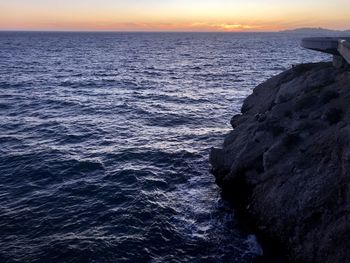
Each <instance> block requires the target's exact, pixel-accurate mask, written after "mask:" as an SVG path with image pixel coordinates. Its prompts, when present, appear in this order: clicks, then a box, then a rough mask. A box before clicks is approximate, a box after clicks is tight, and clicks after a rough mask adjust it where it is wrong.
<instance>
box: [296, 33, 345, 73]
mask: <svg viewBox="0 0 350 263" xmlns="http://www.w3.org/2000/svg"><path fill="white" fill-rule="evenodd" d="M301 46H302V47H304V48H307V49H311V50H315V51H320V52H323V53H327V54H332V55H333V64H334V66H335V67H342V66H343V65H345V64H347V63H348V64H350V37H312V38H304V39H303V40H302V41H301Z"/></svg>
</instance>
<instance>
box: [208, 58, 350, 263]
mask: <svg viewBox="0 0 350 263" xmlns="http://www.w3.org/2000/svg"><path fill="white" fill-rule="evenodd" d="M346 70H347V69H335V68H333V67H332V66H331V64H330V63H318V64H305V65H299V66H296V67H294V68H292V69H290V70H288V71H286V72H283V73H282V74H280V75H278V76H275V77H273V78H271V79H270V80H268V81H266V82H265V83H263V84H260V85H259V86H258V87H256V88H255V89H254V91H253V94H252V95H250V96H249V97H248V98H247V99H246V100H245V101H244V103H243V106H242V114H240V115H237V116H235V117H234V118H233V119H232V121H231V124H232V126H233V127H234V128H235V129H234V130H233V131H232V132H231V133H230V134H229V135H228V136H227V137H226V139H225V142H224V145H223V148H222V149H213V150H212V151H211V154H210V163H211V165H212V167H213V172H214V174H215V176H216V179H217V182H218V184H219V185H220V186H221V187H222V189H223V196H227V197H228V198H233V201H236V203H237V200H238V201H239V202H240V205H239V206H238V213H241V214H244V215H245V218H246V220H247V221H248V222H252V225H253V228H254V229H255V230H256V231H257V233H258V234H260V236H262V237H264V239H266V237H267V238H268V240H273V241H274V242H275V241H277V243H278V244H279V245H281V247H282V248H284V249H285V254H286V256H287V257H288V260H289V261H292V262H350V252H349V251H350V250H349V249H350V239H349V234H350V128H349V127H350V125H349V123H350V112H349V110H348V108H349V105H350V73H349V72H347V71H346Z"/></svg>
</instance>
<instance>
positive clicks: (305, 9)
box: [0, 0, 350, 31]
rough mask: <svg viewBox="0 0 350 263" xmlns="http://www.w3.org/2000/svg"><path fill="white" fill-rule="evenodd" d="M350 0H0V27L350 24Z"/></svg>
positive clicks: (208, 27) (134, 28)
mask: <svg viewBox="0 0 350 263" xmlns="http://www.w3.org/2000/svg"><path fill="white" fill-rule="evenodd" d="M349 12H350V0H293V1H286V0H0V30H54V31H56V30H57V31H278V30H284V29H293V28H299V27H325V28H330V29H350V16H349Z"/></svg>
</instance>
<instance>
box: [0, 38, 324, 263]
mask: <svg viewBox="0 0 350 263" xmlns="http://www.w3.org/2000/svg"><path fill="white" fill-rule="evenodd" d="M300 39H301V37H300V36H299V35H296V34H283V33H114V32H104V33H96V32H95V33H94V32H83V33H79V32H1V33H0V262H4V263H5V262H45V263H46V262H154V263H156V262H191V263H192V262H194V263H195V262H201V263H204V262H239V263H246V262H253V261H254V260H255V259H256V258H257V257H259V256H261V255H263V253H264V251H263V249H262V248H261V245H260V244H259V242H258V241H257V238H256V237H255V236H254V235H253V234H252V233H248V232H246V231H244V230H242V229H240V228H239V227H238V223H237V219H236V217H235V214H234V211H232V209H231V207H230V205H229V204H228V203H227V202H226V201H225V200H223V199H222V198H221V195H220V189H219V188H218V187H217V186H216V184H215V179H214V176H213V175H212V174H210V165H209V162H208V156H209V151H210V148H211V147H213V146H215V147H219V146H220V145H221V143H222V142H223V139H224V136H225V134H227V133H228V132H229V131H230V130H231V129H232V128H231V127H230V124H229V123H230V118H231V117H232V116H233V115H234V114H237V113H239V111H240V107H241V105H242V102H243V100H244V98H245V97H247V96H248V95H249V94H250V93H251V92H252V90H253V88H254V87H255V86H257V85H258V84H259V83H261V82H263V81H265V80H267V79H268V78H270V77H271V76H273V75H276V74H278V73H280V72H282V71H284V70H286V69H289V68H291V67H292V66H293V65H295V64H298V63H303V62H315V61H325V60H329V59H330V57H328V56H324V55H322V54H321V53H317V52H312V51H307V50H303V49H302V48H301V47H300V46H299V42H300Z"/></svg>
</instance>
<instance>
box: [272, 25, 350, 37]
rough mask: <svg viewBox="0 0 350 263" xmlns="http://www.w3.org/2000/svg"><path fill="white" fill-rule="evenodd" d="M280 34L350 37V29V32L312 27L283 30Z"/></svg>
mask: <svg viewBox="0 0 350 263" xmlns="http://www.w3.org/2000/svg"><path fill="white" fill-rule="evenodd" d="M279 32H280V33H292V34H305V35H331V36H334V35H350V29H349V30H332V29H326V28H321V27H318V28H312V27H304V28H297V29H292V30H283V31H279Z"/></svg>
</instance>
